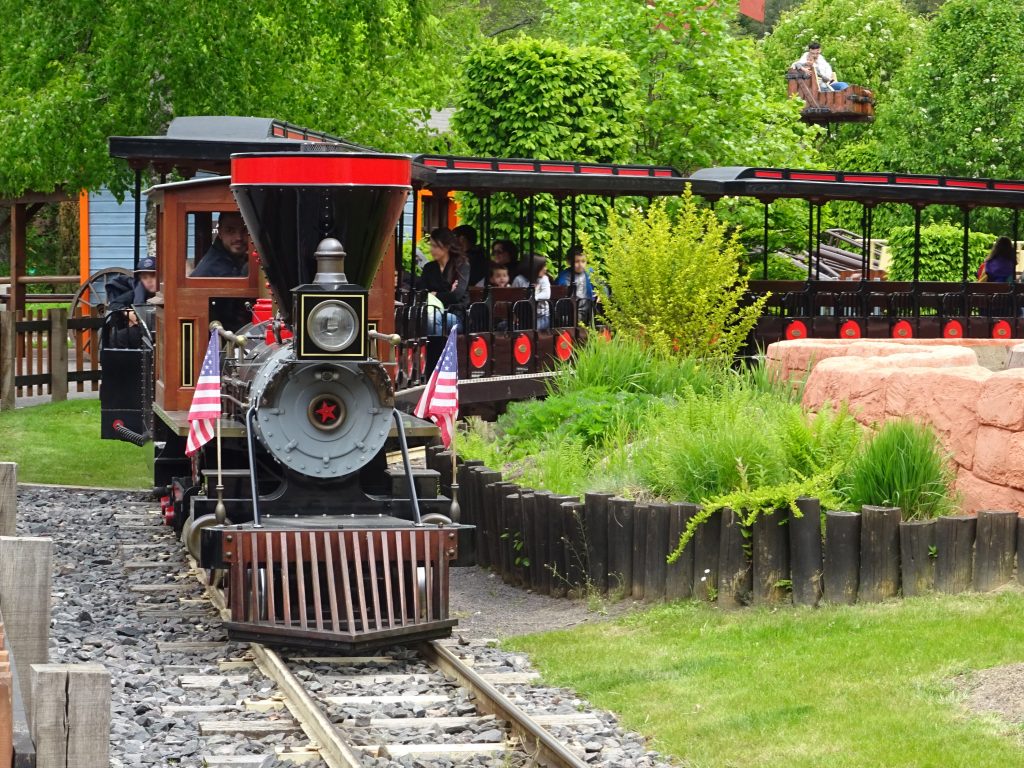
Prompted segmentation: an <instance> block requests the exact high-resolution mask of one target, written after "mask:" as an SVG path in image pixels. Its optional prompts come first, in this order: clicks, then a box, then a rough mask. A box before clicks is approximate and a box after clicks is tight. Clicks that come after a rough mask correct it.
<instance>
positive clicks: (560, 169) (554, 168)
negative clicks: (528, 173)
mask: <svg viewBox="0 0 1024 768" xmlns="http://www.w3.org/2000/svg"><path fill="white" fill-rule="evenodd" d="M531 170H532V169H531ZM540 170H541V173H576V166H573V165H552V164H549V163H541V164H540Z"/></svg>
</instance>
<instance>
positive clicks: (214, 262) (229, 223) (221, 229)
mask: <svg viewBox="0 0 1024 768" xmlns="http://www.w3.org/2000/svg"><path fill="white" fill-rule="evenodd" d="M248 274H249V233H248V232H247V231H246V229H245V222H243V221H242V215H241V214H240V213H237V212H235V211H224V212H222V213H221V215H220V218H219V219H218V220H217V237H216V238H215V239H214V241H213V244H212V245H211V246H210V247H209V248H208V249H207V250H206V253H204V254H203V258H202V259H200V260H199V264H198V265H197V266H196V268H195V269H193V270H192V274H191V277H245V276H246V275H248Z"/></svg>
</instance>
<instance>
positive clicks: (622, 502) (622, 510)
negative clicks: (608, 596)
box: [608, 496, 636, 597]
mask: <svg viewBox="0 0 1024 768" xmlns="http://www.w3.org/2000/svg"><path fill="white" fill-rule="evenodd" d="M608 504H609V507H608V544H609V550H610V551H609V553H608V587H609V589H614V588H613V587H612V579H617V580H618V587H619V588H620V589H621V590H622V596H623V597H629V596H630V595H632V594H633V508H634V507H635V506H636V505H635V503H634V502H633V500H632V499H624V498H622V497H620V496H616V497H614V498H613V499H611V500H610V501H609V502H608Z"/></svg>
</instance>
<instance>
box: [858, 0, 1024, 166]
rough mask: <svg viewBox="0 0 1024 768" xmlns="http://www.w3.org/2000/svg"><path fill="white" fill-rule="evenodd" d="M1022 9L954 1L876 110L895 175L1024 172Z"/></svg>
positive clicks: (997, 2) (998, 1)
mask: <svg viewBox="0 0 1024 768" xmlns="http://www.w3.org/2000/svg"><path fill="white" fill-rule="evenodd" d="M1022 49H1024V5H1022V4H1020V3H1007V2H1003V1H1002V0H949V1H948V2H946V3H945V4H943V6H942V7H941V8H940V9H939V11H938V13H937V14H936V15H935V17H934V19H932V20H931V22H930V23H929V25H928V27H927V31H926V33H925V38H924V42H923V44H922V45H921V46H920V47H919V48H918V49H917V50H915V52H914V54H913V56H912V57H911V59H910V61H909V62H908V64H907V66H906V67H904V68H903V69H902V70H901V71H900V73H899V74H898V75H897V76H896V77H895V78H894V80H893V85H894V88H893V89H892V94H891V103H890V104H889V105H886V107H885V108H884V109H882V108H879V110H878V123H877V125H876V130H877V131H878V134H879V138H878V149H879V152H880V155H881V159H882V160H883V162H885V163H887V164H889V165H892V166H893V167H892V170H904V171H916V172H922V173H942V174H946V175H952V176H957V175H960V176H987V177H995V178H1016V177H1018V176H1020V175H1021V168H1022V167H1024V145H1022V144H1021V142H1020V140H1019V138H1020V134H1021V129H1022V127H1024V110H1022V109H1021V108H1020V106H1019V105H1020V101H1019V94H1020V93H1021V91H1022V90H1024V58H1022V57H1021V55H1020V51H1021V50H1022Z"/></svg>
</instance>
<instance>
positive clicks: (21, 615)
mask: <svg viewBox="0 0 1024 768" xmlns="http://www.w3.org/2000/svg"><path fill="white" fill-rule="evenodd" d="M52 563H53V540H52V539H41V538H29V537H20V538H15V537H12V536H0V612H2V613H3V616H4V626H5V627H6V629H7V636H8V638H9V639H10V643H11V648H12V649H13V651H14V660H15V663H16V668H17V670H18V682H19V684H20V686H21V693H22V698H23V699H24V701H25V711H26V712H31V711H32V693H31V692H32V676H31V666H32V665H33V664H45V663H46V661H47V659H48V654H49V640H50V586H51V582H52V574H53V566H52Z"/></svg>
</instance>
